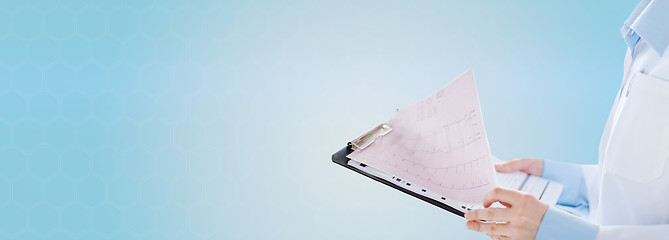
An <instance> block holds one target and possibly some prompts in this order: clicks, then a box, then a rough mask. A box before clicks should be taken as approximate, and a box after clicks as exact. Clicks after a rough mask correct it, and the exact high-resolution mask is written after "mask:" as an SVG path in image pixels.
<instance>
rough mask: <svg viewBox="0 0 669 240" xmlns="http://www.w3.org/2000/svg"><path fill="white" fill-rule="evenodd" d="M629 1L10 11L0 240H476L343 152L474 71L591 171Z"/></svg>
mask: <svg viewBox="0 0 669 240" xmlns="http://www.w3.org/2000/svg"><path fill="white" fill-rule="evenodd" d="M635 5H636V2H635V1H291V0H288V1H217V0H190V1H179V0H169V1H163V0H155V1H153V0H124V1H117V0H110V1H102V0H60V1H57V0H1V1H0V239H87V240H91V239H482V238H484V237H485V236H483V235H481V234H477V233H473V232H469V231H467V230H466V229H465V227H464V224H465V223H464V221H463V219H461V218H459V217H456V216H455V215H453V214H449V213H447V212H445V211H443V210H440V209H438V208H436V207H433V206H430V205H428V204H426V203H423V202H421V201H418V200H416V199H413V198H412V197H409V196H406V195H404V194H402V193H400V192H398V191H395V190H393V189H390V188H388V187H385V186H383V185H381V184H379V183H376V182H373V181H371V180H369V179H367V178H364V177H362V176H360V175H357V174H355V173H353V172H351V171H349V170H346V169H344V168H342V167H339V166H336V165H335V164H333V163H332V162H331V161H330V155H331V154H332V153H334V152H335V151H337V150H339V149H340V148H341V147H343V146H344V144H345V143H346V142H347V141H348V140H350V139H352V138H354V137H357V136H358V135H359V134H360V133H362V132H364V131H366V130H368V129H369V128H371V127H372V126H374V125H376V124H378V123H380V122H382V121H385V120H388V119H390V118H391V117H392V115H393V112H394V109H395V108H398V107H403V106H406V105H408V104H411V103H413V102H415V101H417V100H419V99H421V98H422V97H424V96H426V95H428V94H430V93H432V92H433V91H435V90H436V89H438V88H440V87H442V86H443V85H444V84H446V83H447V82H448V81H449V80H450V79H452V78H453V77H455V76H457V75H459V74H460V73H462V72H463V71H465V70H466V69H467V68H469V67H473V68H474V72H475V76H476V80H477V84H478V88H479V94H480V96H481V105H482V108H483V113H484V120H485V126H486V129H487V132H488V137H489V141H490V146H491V149H492V151H493V153H494V154H496V155H498V156H500V157H502V158H512V157H539V158H550V159H556V160H561V161H568V162H576V163H595V162H596V161H597V160H596V159H597V146H598V142H599V136H600V134H601V132H602V129H603V127H604V124H605V121H606V117H607V115H608V111H609V108H610V106H611V103H612V101H613V99H614V96H615V94H616V92H617V89H618V86H619V83H620V80H621V73H622V59H623V56H624V52H625V44H624V42H623V40H622V38H621V36H620V34H619V29H620V26H621V24H622V23H623V21H624V20H625V19H626V17H627V15H628V14H629V13H630V12H631V11H632V9H633V8H634V6H635Z"/></svg>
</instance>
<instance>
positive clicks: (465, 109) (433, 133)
mask: <svg viewBox="0 0 669 240" xmlns="http://www.w3.org/2000/svg"><path fill="white" fill-rule="evenodd" d="M390 124H391V126H392V128H393V131H392V132H390V133H388V134H386V135H385V136H383V137H381V138H379V139H377V140H376V141H375V142H374V143H372V144H371V145H370V146H368V147H367V148H365V149H363V150H358V151H354V152H353V153H351V154H349V155H348V157H349V158H351V159H355V160H356V161H359V162H362V163H365V164H367V165H371V166H373V167H375V168H378V169H380V170H382V171H386V172H388V173H390V174H393V175H395V176H397V177H400V178H404V179H405V180H407V181H408V182H411V183H413V184H418V185H420V186H422V187H424V188H426V189H429V190H431V191H434V192H437V193H439V194H441V195H443V196H445V197H448V198H452V199H455V200H458V201H462V202H468V203H481V202H483V199H484V197H485V195H486V194H487V193H488V192H490V191H491V190H492V189H494V188H495V175H494V174H495V172H494V167H493V164H492V162H491V157H490V148H489V146H488V139H487V138H486V134H485V129H484V126H483V118H482V117H481V108H480V105H479V100H478V95H477V92H476V84H475V82H474V75H473V73H472V70H471V69H470V70H468V71H467V72H465V73H464V74H462V75H460V76H459V77H457V78H456V79H455V80H453V81H452V82H451V83H449V84H448V85H446V86H445V87H444V88H442V89H440V90H439V91H437V92H436V93H434V94H433V95H431V96H429V97H427V98H425V99H423V100H421V101H419V102H417V103H415V104H413V105H411V106H408V107H406V108H402V109H399V110H398V111H397V112H396V113H395V117H394V118H393V119H392V121H391V122H390Z"/></svg>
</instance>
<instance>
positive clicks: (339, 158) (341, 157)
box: [332, 143, 465, 218]
mask: <svg viewBox="0 0 669 240" xmlns="http://www.w3.org/2000/svg"><path fill="white" fill-rule="evenodd" d="M352 152H353V148H352V146H351V143H348V144H347V146H346V147H344V148H342V149H341V150H339V151H337V152H336V153H334V154H332V162H334V163H336V164H339V165H341V166H342V167H345V168H348V169H350V170H353V171H354V172H357V173H360V174H362V175H364V176H367V177H368V178H371V179H373V180H375V181H377V182H380V183H383V184H385V185H386V186H389V187H391V188H394V189H397V190H399V191H401V192H403V193H406V194H409V195H411V196H414V197H416V198H418V199H420V200H423V201H425V202H427V203H429V204H432V205H434V206H437V207H439V208H441V209H444V210H446V211H449V212H451V213H453V214H455V215H458V216H460V217H463V218H464V217H465V213H464V212H461V211H459V210H457V209H455V208H454V207H451V206H449V205H447V204H445V203H441V202H439V201H437V200H434V199H432V198H429V197H426V196H423V195H420V194H418V193H415V192H412V191H410V190H408V189H405V188H402V187H399V186H397V185H395V184H394V183H391V182H388V181H387V180H385V179H382V178H379V177H376V176H374V175H371V174H369V173H366V172H364V171H361V170H359V169H357V168H355V167H353V166H350V165H348V161H350V160H351V159H350V158H348V157H346V156H348V155H349V154H350V153H352Z"/></svg>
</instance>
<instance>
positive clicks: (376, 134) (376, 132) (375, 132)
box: [349, 123, 393, 151]
mask: <svg viewBox="0 0 669 240" xmlns="http://www.w3.org/2000/svg"><path fill="white" fill-rule="evenodd" d="M392 130H393V128H392V127H391V126H390V124H387V123H382V124H379V125H378V126H376V127H375V128H373V129H372V130H369V132H366V133H365V134H363V135H362V136H360V137H358V138H356V139H353V141H350V142H349V145H350V146H351V148H352V149H353V150H354V151H357V150H362V149H365V148H366V147H367V146H369V145H371V144H372V143H373V142H374V141H375V140H376V139H378V138H380V137H381V136H383V135H386V134H388V133H389V132H391V131H392Z"/></svg>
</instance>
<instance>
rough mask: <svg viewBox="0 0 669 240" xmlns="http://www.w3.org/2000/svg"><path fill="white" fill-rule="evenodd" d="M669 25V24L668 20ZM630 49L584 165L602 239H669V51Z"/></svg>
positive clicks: (592, 213) (642, 47)
mask: <svg viewBox="0 0 669 240" xmlns="http://www.w3.org/2000/svg"><path fill="white" fill-rule="evenodd" d="M668 24H669V23H668ZM635 51H636V52H635V55H636V56H634V57H633V56H631V51H629V50H628V51H627V55H626V57H625V71H624V77H623V83H622V87H621V89H620V92H619V93H618V96H617V97H616V100H615V103H614V105H613V108H612V109H611V113H610V115H609V119H608V121H607V124H606V127H605V129H604V133H603V135H602V139H601V142H600V147H599V165H596V166H585V167H584V176H585V180H586V185H587V187H588V199H589V202H590V215H589V218H590V220H592V221H594V222H595V223H596V224H598V225H599V226H600V229H599V233H598V237H597V239H669V164H668V163H667V158H669V58H668V56H669V51H667V52H666V53H664V54H663V56H664V57H661V56H660V55H658V54H657V53H656V52H655V51H653V50H652V48H650V47H648V46H647V45H646V44H645V43H644V42H643V41H641V42H639V44H638V45H637V47H636V50H635Z"/></svg>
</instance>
